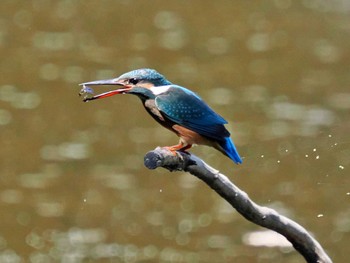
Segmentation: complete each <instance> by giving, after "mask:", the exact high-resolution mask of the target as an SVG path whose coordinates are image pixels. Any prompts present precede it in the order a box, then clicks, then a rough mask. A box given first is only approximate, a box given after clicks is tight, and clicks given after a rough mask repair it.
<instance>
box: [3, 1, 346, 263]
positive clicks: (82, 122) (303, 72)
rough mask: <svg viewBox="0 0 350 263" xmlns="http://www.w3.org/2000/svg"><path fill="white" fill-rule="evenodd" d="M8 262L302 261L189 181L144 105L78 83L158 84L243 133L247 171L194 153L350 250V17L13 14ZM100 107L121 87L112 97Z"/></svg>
mask: <svg viewBox="0 0 350 263" xmlns="http://www.w3.org/2000/svg"><path fill="white" fill-rule="evenodd" d="M0 12H1V15H0V55H1V61H0V75H1V79H0V137H1V147H0V215H1V216H0V218H1V219H0V262H11V263H12V262H32V263H39V262H74V263H75V262H303V259H302V257H301V256H300V255H299V254H298V253H296V252H295V251H294V250H293V249H292V248H290V246H288V243H287V244H286V243H285V242H283V241H284V240H283V239H282V241H281V240H280V239H279V237H278V236H277V237H276V236H275V235H273V234H271V232H267V231H265V230H264V229H262V228H260V227H257V226H255V225H253V224H251V223H249V222H247V221H246V220H245V219H243V218H242V217H241V216H240V215H239V214H237V213H236V212H235V211H234V210H233V209H232V208H231V207H230V206H229V205H228V204H227V203H225V202H224V201H223V200H222V199H221V198H220V197H219V196H217V195H216V194H215V193H213V191H211V190H210V189H208V187H207V186H206V185H204V184H203V183H202V182H200V181H199V180H197V179H196V178H194V177H192V176H191V175H189V174H185V173H180V172H177V173H169V172H168V171H166V170H163V169H159V170H156V171H149V170H147V169H146V168H145V167H144V166H143V156H144V154H145V153H146V152H147V151H149V150H152V149H154V148H155V147H156V146H158V145H163V146H164V145H172V144H174V143H176V142H177V138H176V136H174V135H173V134H171V133H170V132H168V131H167V130H165V129H164V128H162V127H160V126H159V125H158V124H157V123H156V122H154V121H153V120H152V119H151V118H150V117H149V116H148V115H147V113H146V112H145V111H144V110H143V108H142V106H141V103H140V102H139V101H138V99H137V98H135V97H133V96H115V97H113V98H109V99H105V100H101V101H94V102H90V103H83V102H82V101H81V98H79V97H78V92H79V89H80V87H79V86H78V84H79V83H81V82H85V81H91V80H96V79H104V78H111V77H116V76H118V75H120V74H122V73H124V72H126V71H129V70H132V69H136V68H140V67H150V68H155V69H157V70H158V71H160V72H161V73H162V74H164V75H165V76H167V78H168V79H169V80H170V81H172V82H174V83H177V84H180V85H182V86H185V87H188V88H190V89H192V90H193V91H195V92H197V93H198V94H200V96H201V97H203V98H204V99H205V100H206V101H207V102H208V103H209V104H210V105H211V106H212V107H213V108H214V109H215V110H216V111H217V112H218V113H220V114H221V115H222V116H224V117H225V118H226V119H227V120H228V121H229V123H230V124H229V125H228V126H227V127H228V129H229V130H230V131H231V132H232V137H233V139H234V141H235V143H236V145H237V147H238V149H239V152H240V154H241V155H242V157H244V162H243V164H242V165H240V166H237V165H234V164H233V163H232V162H231V161H230V160H229V159H228V158H226V157H224V156H223V155H222V154H220V153H219V152H217V151H215V150H213V149H209V148H206V147H196V148H194V149H193V150H192V151H193V152H194V153H195V154H197V155H198V156H200V157H201V158H203V159H204V160H205V161H207V162H208V163H209V164H211V165H212V166H213V167H215V168H217V169H219V170H220V171H221V172H223V173H224V174H226V175H228V176H229V177H230V179H231V180H232V181H233V182H234V183H235V184H237V185H238V186H239V187H240V188H241V189H243V190H244V191H246V192H247V193H248V194H249V195H250V197H251V198H252V199H253V200H255V201H256V202H257V203H259V204H261V205H266V206H269V207H272V208H274V209H276V210H277V211H279V212H280V213H282V214H284V215H286V216H288V217H290V218H292V219H294V220H296V221H297V222H299V223H300V224H301V225H303V226H304V227H305V228H307V229H308V230H309V231H310V232H311V233H312V234H313V235H314V236H315V237H316V239H317V240H318V241H319V242H320V243H321V244H322V246H323V247H324V248H325V249H326V250H327V252H328V253H329V255H330V256H331V257H332V259H333V260H334V261H335V262H346V261H347V260H348V258H349V257H348V255H349V254H348V253H349V252H348V247H349V244H350V205H349V204H350V179H349V172H348V171H349V169H350V158H349V156H350V140H349V132H350V118H349V110H350V89H349V81H350V75H349V65H350V64H349V60H350V52H349V46H350V36H349V34H350V2H349V1H346V0H330V1H325V0H302V1H291V0H269V1H225V0H219V1H200V0H193V1H183V0H179V1H160V0H155V1H136V0H115V1H113V0H100V1H97V0H96V1H92V0H88V1H82V0H60V1H59V0H57V1H53V0H51V1H50V0H28V1H23V0H2V1H1V3H0ZM98 89H99V90H101V91H106V88H103V87H99V88H98Z"/></svg>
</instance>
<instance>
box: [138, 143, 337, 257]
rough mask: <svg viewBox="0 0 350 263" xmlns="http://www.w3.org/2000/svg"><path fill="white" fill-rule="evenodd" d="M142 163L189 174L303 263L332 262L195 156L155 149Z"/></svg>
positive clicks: (290, 224)
mask: <svg viewBox="0 0 350 263" xmlns="http://www.w3.org/2000/svg"><path fill="white" fill-rule="evenodd" d="M144 163H145V166H146V167H147V168H149V169H156V168H158V167H163V168H166V169H168V170H169V171H186V172H189V173H191V174H192V175H194V176H196V177H198V178H199V179H201V180H202V181H204V182H205V183H206V184H207V185H209V186H210V187H211V188H212V189H213V190H215V191H216V192H217V193H218V194H219V195H220V196H221V197H222V198H224V199H225V200H226V201H227V202H229V203H230V204H231V205H232V207H233V208H235V209H236V210H237V211H238V212H239V213H240V214H241V215H242V216H244V217H245V218H246V219H248V220H249V221H251V222H253V223H255V224H257V225H259V226H262V227H265V228H268V229H271V230H274V231H276V232H278V233H280V234H281V235H283V236H284V237H286V238H287V239H288V240H289V241H290V242H291V243H292V245H293V246H294V248H295V249H296V250H297V251H298V252H299V253H300V254H301V255H302V256H303V257H304V258H305V260H306V261H307V262H319V263H331V262H332V260H331V259H330V258H329V256H328V255H327V254H326V252H325V251H324V250H323V248H322V247H321V245H320V244H319V243H318V242H317V240H315V239H314V238H313V237H312V236H311V235H310V234H309V233H308V232H307V231H306V229H305V228H303V227H302V226H301V225H299V224H297V223H296V222H294V221H293V220H291V219H289V218H287V217H285V216H282V215H280V214H279V213H277V212H276V211H275V210H273V209H271V208H268V207H262V206H259V205H257V204H256V203H254V202H253V201H252V200H251V199H250V198H249V197H248V195H247V194H246V193H245V192H243V191H242V190H240V189H239V188H238V187H237V186H235V185H234V184H233V183H232V182H231V181H230V180H229V179H228V178H227V177H226V176H225V175H223V174H221V173H220V172H219V171H217V170H215V169H214V168H212V167H210V166H209V165H207V164H206V163H205V162H204V161H202V160H201V159H200V158H198V157H196V156H195V155H192V154H187V153H183V152H177V155H174V154H173V153H171V152H170V151H168V150H166V149H164V148H159V147H158V148H156V149H155V150H154V151H150V152H148V153H147V154H146V156H145V159H144Z"/></svg>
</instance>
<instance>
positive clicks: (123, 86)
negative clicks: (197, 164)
mask: <svg viewBox="0 0 350 263" xmlns="http://www.w3.org/2000/svg"><path fill="white" fill-rule="evenodd" d="M80 85H81V86H83V89H82V93H84V92H88V93H93V91H92V89H91V88H90V86H96V85H113V86H119V88H118V89H114V90H111V91H108V92H105V93H101V94H98V95H94V96H88V97H85V98H84V101H85V102H86V101H91V100H96V99H101V98H106V97H110V96H113V95H116V94H132V95H136V96H137V97H139V98H140V99H141V101H142V103H143V106H144V108H145V109H146V111H147V112H148V113H149V114H150V115H151V116H152V117H153V118H154V119H155V120H156V121H157V122H158V123H160V124H161V125H162V126H163V127H165V128H167V129H169V130H170V131H173V132H174V133H175V134H176V135H177V136H178V137H179V138H180V140H179V143H178V144H176V145H173V146H168V147H165V148H167V149H168V150H170V151H171V152H173V153H174V154H176V151H183V152H187V151H186V150H188V149H190V148H191V147H192V145H195V144H196V145H206V146H211V147H214V148H215V149H217V150H219V151H220V152H221V153H223V154H224V155H226V156H227V157H229V158H230V159H231V160H232V161H234V162H235V163H236V164H240V163H242V159H241V157H240V156H239V154H238V152H237V149H236V147H235V145H234V143H233V141H232V139H231V138H230V133H229V131H228V130H227V129H226V128H225V126H224V124H227V121H226V120H225V119H224V118H223V117H221V116H220V115H219V114H217V113H216V112H215V111H214V110H212V109H211V108H210V107H209V106H208V104H207V103H205V102H204V101H203V100H202V99H201V98H200V97H199V96H198V95H197V94H196V93H194V92H192V91H191V90H189V89H186V88H184V87H181V86H179V85H176V84H173V83H171V82H170V81H168V80H167V79H166V78H165V77H164V76H163V75H161V74H160V73H158V72H157V71H156V70H154V69H148V68H142V69H137V70H133V71H130V72H127V73H124V74H122V75H121V76H119V77H117V78H113V79H106V80H97V81H91V82H85V83H81V84H80Z"/></svg>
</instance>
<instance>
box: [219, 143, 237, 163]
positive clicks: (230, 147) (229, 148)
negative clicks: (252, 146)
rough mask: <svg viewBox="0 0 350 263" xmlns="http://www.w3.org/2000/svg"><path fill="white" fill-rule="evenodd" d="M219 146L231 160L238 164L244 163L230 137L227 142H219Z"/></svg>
mask: <svg viewBox="0 0 350 263" xmlns="http://www.w3.org/2000/svg"><path fill="white" fill-rule="evenodd" d="M219 144H220V146H221V147H222V148H223V149H224V151H225V153H226V155H227V156H228V157H229V158H230V159H232V160H233V161H234V162H235V163H237V164H238V163H242V159H241V157H240V156H239V154H238V151H237V149H236V147H235V145H234V144H233V142H232V140H231V138H230V137H226V138H225V140H223V141H221V142H219Z"/></svg>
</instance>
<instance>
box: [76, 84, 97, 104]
mask: <svg viewBox="0 0 350 263" xmlns="http://www.w3.org/2000/svg"><path fill="white" fill-rule="evenodd" d="M79 96H83V101H84V102H87V101H89V100H90V99H91V98H92V97H93V96H94V90H93V89H92V88H90V87H88V86H86V85H83V88H82V89H81V90H80V92H79Z"/></svg>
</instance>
